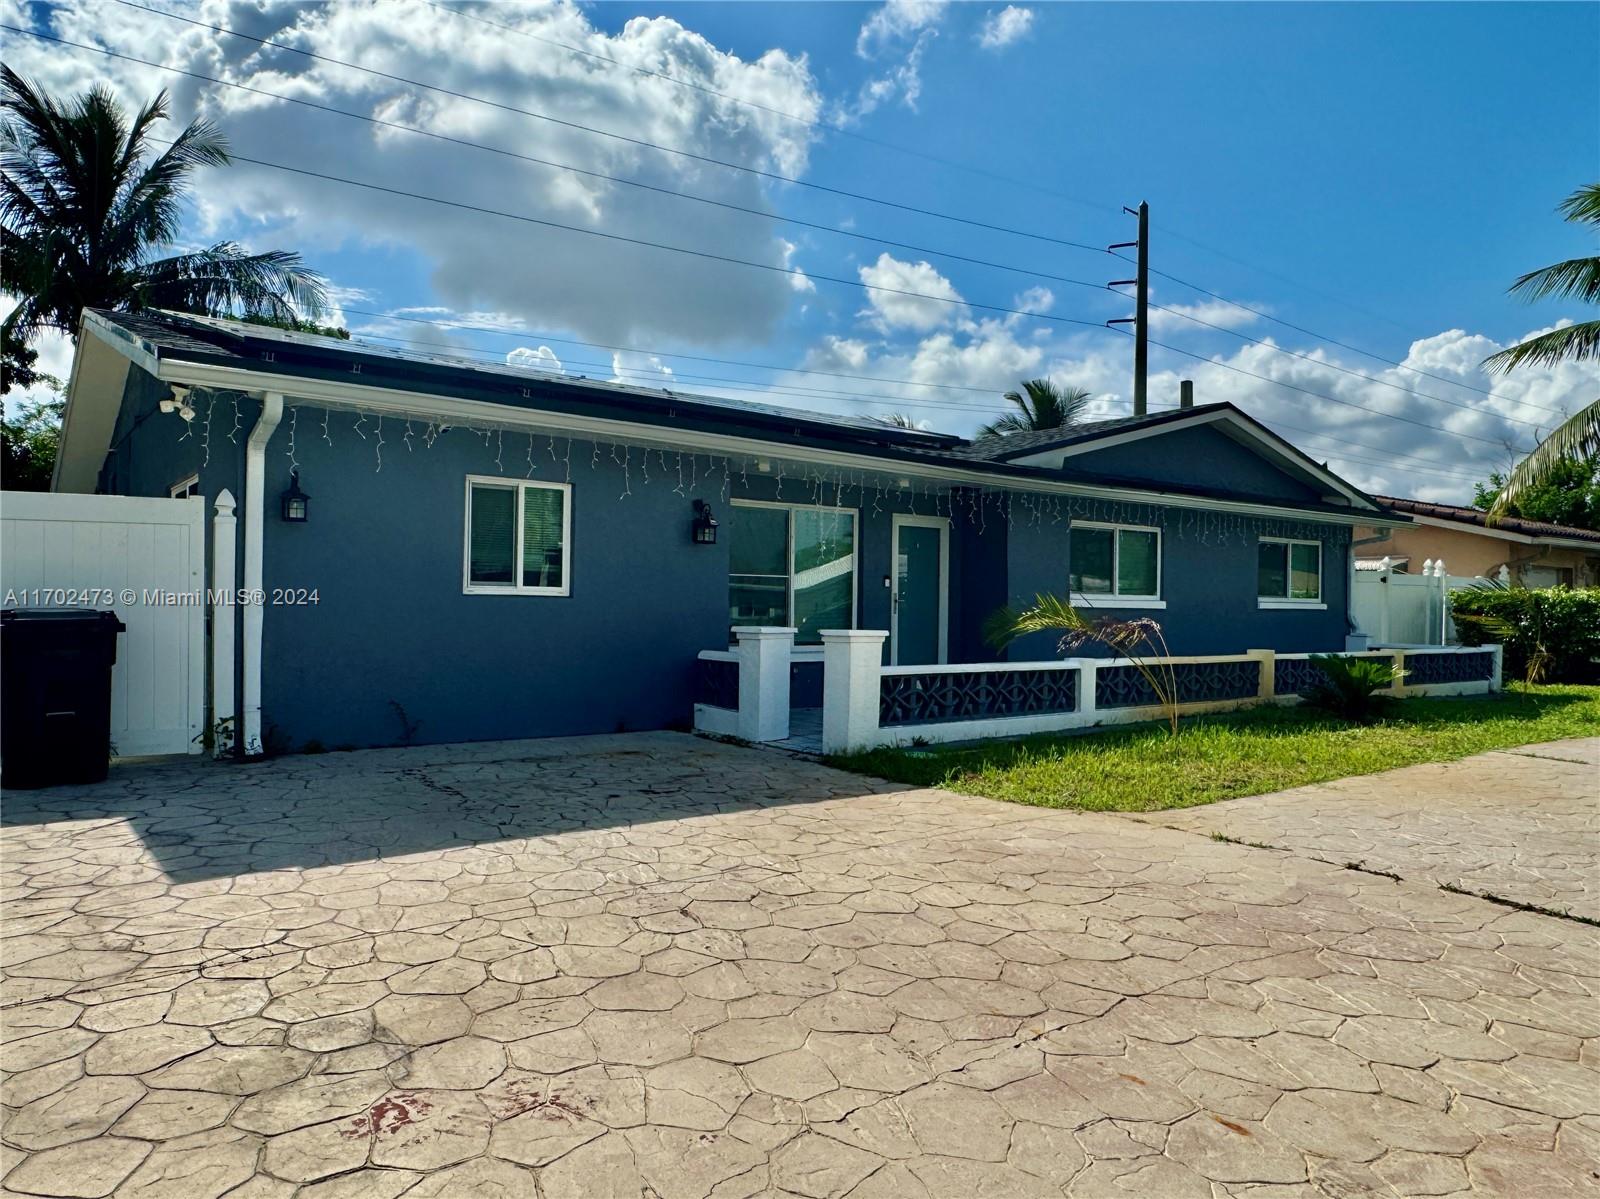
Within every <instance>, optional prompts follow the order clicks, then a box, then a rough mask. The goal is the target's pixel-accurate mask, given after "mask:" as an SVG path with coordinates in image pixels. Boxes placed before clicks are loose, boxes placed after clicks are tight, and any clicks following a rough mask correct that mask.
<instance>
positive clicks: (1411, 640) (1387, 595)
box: [1351, 559, 1484, 645]
mask: <svg viewBox="0 0 1600 1199" xmlns="http://www.w3.org/2000/svg"><path fill="white" fill-rule="evenodd" d="M1387 561H1388V560H1387V559H1385V562H1387ZM1483 581H1484V580H1482V579H1479V578H1477V577H1474V576H1467V575H1452V574H1446V573H1445V568H1444V563H1443V562H1442V561H1440V562H1434V561H1433V560H1432V559H1429V560H1428V561H1427V562H1424V563H1423V565H1422V573H1421V574H1419V575H1413V574H1398V573H1396V572H1395V570H1394V569H1393V567H1391V566H1388V565H1382V566H1381V567H1380V569H1378V570H1358V571H1357V572H1356V585H1355V594H1354V596H1353V597H1352V601H1351V614H1352V615H1353V616H1354V617H1355V621H1356V625H1357V627H1359V628H1360V630H1361V631H1362V632H1363V633H1366V634H1368V635H1369V636H1370V637H1371V638H1372V639H1373V641H1374V642H1375V643H1376V644H1378V645H1451V644H1454V642H1455V640H1456V628H1455V621H1454V620H1452V619H1451V617H1450V593H1451V592H1452V591H1459V590H1461V589H1462V588H1463V587H1470V586H1472V584H1474V583H1480V582H1483Z"/></svg>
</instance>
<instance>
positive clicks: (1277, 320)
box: [1115, 254, 1555, 411]
mask: <svg viewBox="0 0 1600 1199" xmlns="http://www.w3.org/2000/svg"><path fill="white" fill-rule="evenodd" d="M1115 257H1117V258H1121V259H1122V260H1123V261H1124V262H1132V261H1133V260H1132V259H1131V258H1128V257H1126V256H1125V255H1122V254H1118V255H1115ZM1150 273H1151V274H1153V275H1160V276H1161V277H1162V278H1163V279H1168V280H1171V281H1172V282H1173V283H1177V284H1179V285H1180V286H1182V287H1187V288H1189V289H1190V290H1192V291H1196V292H1199V293H1200V294H1201V295H1203V296H1209V297H1211V298H1212V299H1213V300H1218V301H1220V302H1221V303H1224V304H1228V305H1231V306H1232V307H1234V308H1238V309H1240V310H1241V311H1243V312H1248V313H1251V314H1252V315H1254V316H1258V317H1260V318H1261V319H1262V320H1264V321H1271V322H1272V323H1273V324H1275V325H1282V326H1283V327H1284V328H1285V329H1293V330H1294V331H1295V332H1296V333H1304V334H1305V335H1306V336H1307V337H1312V338H1315V339H1316V340H1317V341H1322V342H1326V343H1327V344H1328V345H1331V346H1338V347H1339V348H1340V349H1342V350H1349V351H1350V352H1351V353H1352V354H1360V355H1361V356H1362V357H1363V358H1371V359H1372V360H1373V361H1374V362H1381V363H1383V364H1384V365H1385V366H1392V367H1395V368H1396V369H1397V370H1403V371H1408V372H1410V373H1411V374H1413V375H1421V376H1422V377H1423V378H1424V379H1432V380H1434V381H1435V382H1438V383H1445V384H1448V385H1449V386H1451V387H1460V388H1462V389H1463V390H1466V391H1475V392H1477V393H1478V394H1479V395H1485V396H1491V397H1494V396H1495V393H1494V392H1493V391H1492V390H1491V389H1489V388H1487V387H1478V386H1477V385H1476V384H1473V383H1463V382H1462V381H1461V380H1459V379H1451V378H1448V377H1447V376H1445V375H1436V374H1434V373H1433V372H1432V371H1425V370H1422V369H1421V368H1420V367H1415V366H1408V365H1406V364H1405V363H1404V362H1401V361H1399V360H1398V359H1395V358H1386V357H1385V356H1384V355H1382V354H1378V353H1375V352H1373V351H1372V350H1366V349H1362V348H1361V347H1360V346H1356V345H1351V344H1350V343H1349V342H1347V341H1340V340H1339V339H1338V338H1336V337H1329V336H1328V335H1327V334H1325V333H1318V332H1316V331H1315V330H1313V329H1307V328H1306V327H1305V326H1303V325H1297V324H1295V323H1294V322H1293V321H1286V320H1284V319H1283V318H1282V317H1279V316H1273V315H1272V313H1270V312H1267V311H1266V310H1265V309H1262V308H1256V307H1253V306H1252V305H1249V304H1246V303H1243V302H1242V301H1240V300H1234V299H1230V298H1229V297H1227V296H1225V295H1222V294H1220V293H1219V292H1215V291H1212V290H1211V289H1210V288H1208V287H1202V286H1201V285H1200V284H1198V283H1191V282H1190V281H1189V280H1187V279H1180V278H1179V277H1178V276H1177V275H1173V274H1170V273H1168V272H1167V271H1162V270H1157V269H1156V268H1155V267H1151V268H1150ZM1178 315H1180V316H1181V315H1184V314H1182V313H1179V314H1178ZM1496 398H1502V397H1496ZM1530 406H1532V407H1537V406H1538V405H1530ZM1548 411H1555V410H1554V409H1549V410H1548Z"/></svg>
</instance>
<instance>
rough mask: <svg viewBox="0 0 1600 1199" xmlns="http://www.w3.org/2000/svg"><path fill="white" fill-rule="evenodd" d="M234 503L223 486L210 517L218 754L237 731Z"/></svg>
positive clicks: (213, 702) (230, 746)
mask: <svg viewBox="0 0 1600 1199" xmlns="http://www.w3.org/2000/svg"><path fill="white" fill-rule="evenodd" d="M234 507H235V505H234V499H233V493H232V492H231V491H229V490H228V489H227V488H223V490H222V491H221V492H220V493H219V494H218V495H217V502H216V515H214V516H213V517H212V518H211V592H212V597H213V598H212V601H211V733H212V736H213V737H214V738H215V740H214V741H213V742H212V746H211V752H212V754H213V755H214V756H216V757H219V758H222V757H226V756H227V755H229V754H231V753H232V752H233V747H234V745H235V744H237V742H238V732H239V730H238V727H237V726H238V721H237V716H238V711H237V709H236V708H235V706H234V705H235V702H236V701H235V698H234V669H233V644H234V641H233V634H234V625H235V623H236V622H237V620H238V609H237V607H236V606H235V604H234V594H233V593H234V591H235V590H236V589H237V588H238V586H239V580H238V576H237V575H236V574H235V573H234V563H235V561H236V558H235V554H236V552H237V546H236V540H237V532H238V530H237V525H238V520H237V518H236V517H235V516H234V515H233V512H234Z"/></svg>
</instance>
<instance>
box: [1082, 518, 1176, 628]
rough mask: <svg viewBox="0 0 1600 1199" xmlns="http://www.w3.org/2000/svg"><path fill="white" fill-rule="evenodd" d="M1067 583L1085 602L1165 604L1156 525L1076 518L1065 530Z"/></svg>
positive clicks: (1130, 605)
mask: <svg viewBox="0 0 1600 1199" xmlns="http://www.w3.org/2000/svg"><path fill="white" fill-rule="evenodd" d="M1068 538H1069V540H1068V551H1067V556H1068V559H1069V561H1068V566H1067V575H1068V589H1069V590H1070V591H1071V592H1072V603H1073V605H1074V606H1077V607H1087V608H1165V607H1166V606H1167V604H1166V601H1165V600H1163V599H1162V598H1161V530H1160V529H1157V528H1152V527H1150V526H1148V525H1112V524H1100V523H1099V522H1097V521H1082V520H1075V521H1073V522H1072V527H1071V529H1070V531H1069V532H1068Z"/></svg>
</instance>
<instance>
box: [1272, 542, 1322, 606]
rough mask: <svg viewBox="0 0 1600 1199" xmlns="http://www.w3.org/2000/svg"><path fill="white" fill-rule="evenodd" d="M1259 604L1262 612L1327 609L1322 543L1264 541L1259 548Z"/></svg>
mask: <svg viewBox="0 0 1600 1199" xmlns="http://www.w3.org/2000/svg"><path fill="white" fill-rule="evenodd" d="M1256 602H1257V604H1258V605H1259V606H1260V607H1262V608H1326V607H1327V606H1328V605H1327V604H1325V603H1323V602H1322V542H1320V541H1297V540H1294V539H1293V538H1289V537H1263V538H1261V540H1260V542H1259V543H1258V544H1257V547H1256Z"/></svg>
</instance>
